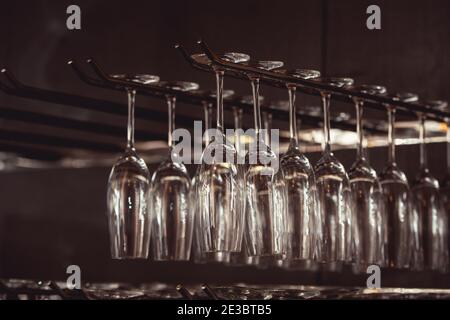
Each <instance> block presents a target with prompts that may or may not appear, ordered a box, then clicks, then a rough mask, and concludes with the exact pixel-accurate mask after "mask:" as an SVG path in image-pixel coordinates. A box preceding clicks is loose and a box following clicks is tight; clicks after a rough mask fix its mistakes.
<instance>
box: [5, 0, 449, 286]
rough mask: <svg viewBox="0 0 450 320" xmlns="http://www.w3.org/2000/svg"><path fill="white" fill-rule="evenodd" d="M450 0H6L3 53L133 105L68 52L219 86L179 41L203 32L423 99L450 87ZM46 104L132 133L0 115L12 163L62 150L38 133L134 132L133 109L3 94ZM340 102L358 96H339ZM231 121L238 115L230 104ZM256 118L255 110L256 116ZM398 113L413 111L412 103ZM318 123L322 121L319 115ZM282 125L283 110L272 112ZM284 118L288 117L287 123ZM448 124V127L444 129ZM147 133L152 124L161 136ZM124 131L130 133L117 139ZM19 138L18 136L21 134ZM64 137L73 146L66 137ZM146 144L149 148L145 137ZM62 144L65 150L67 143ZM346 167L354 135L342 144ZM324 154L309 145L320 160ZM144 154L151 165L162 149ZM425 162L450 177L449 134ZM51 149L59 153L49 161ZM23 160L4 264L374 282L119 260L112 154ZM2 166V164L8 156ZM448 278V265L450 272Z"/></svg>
mask: <svg viewBox="0 0 450 320" xmlns="http://www.w3.org/2000/svg"><path fill="white" fill-rule="evenodd" d="M71 4H77V5H78V6H80V8H81V27H82V29H81V30H73V31H71V30H68V29H67V28H66V19H67V17H68V15H67V14H66V8H67V7H68V6H69V5H71ZM371 4H377V5H378V6H380V8H381V30H368V29H367V27H366V19H367V17H368V15H367V14H366V8H367V7H368V6H369V5H371ZM449 17H450V3H449V2H448V1H445V0H432V1H406V0H402V1H395V2H394V1H364V0H347V1H337V0H335V1H332V0H321V1H304V0H297V1H285V0H279V1H264V2H263V1H256V0H241V1H234V0H229V1H226V2H220V3H219V2H214V1H203V0H202V1H159V0H152V1H144V0H142V1H138V0H128V1H115V2H113V1H105V0H89V1H87V0H78V1H76V2H74V1H65V0H61V1H56V0H54V1H49V0H47V1H44V0H36V1H24V0H18V1H5V0H3V1H0V43H1V46H0V67H7V68H8V69H9V70H10V71H11V72H12V73H13V74H14V75H15V76H16V77H17V78H18V79H19V80H20V81H22V82H23V83H25V84H27V85H31V86H36V87H39V88H45V89H52V90H56V91H61V92H67V93H73V94H77V95H82V96H87V97H93V98H100V99H106V100H108V101H115V102H117V103H121V104H123V107H124V108H125V107H126V97H125V94H122V93H120V92H113V91H111V90H103V89H98V88H94V87H90V86H88V85H86V84H84V83H82V82H81V81H80V80H79V78H77V77H76V75H75V74H74V73H73V72H72V70H70V68H69V67H68V66H67V61H68V60H69V59H72V58H74V59H77V60H79V61H84V60H85V59H86V58H88V57H94V58H95V59H97V61H99V62H100V63H101V65H102V66H103V67H104V68H105V69H106V70H108V71H110V72H112V73H121V72H126V73H151V74H156V75H159V76H160V77H161V79H162V80H187V81H195V82H198V83H199V84H200V87H201V88H204V89H213V88H214V86H215V83H214V78H213V77H212V75H210V74H207V73H202V72H199V71H197V70H194V69H192V67H190V66H189V65H188V64H187V63H186V62H185V61H184V60H183V59H182V58H181V56H180V54H179V53H178V52H177V51H176V50H175V49H174V44H176V43H181V44H183V45H184V46H185V47H186V48H187V49H188V50H189V51H190V52H195V51H197V49H198V47H197V45H196V44H195V42H196V40H197V39H198V38H200V37H201V38H203V39H204V40H205V41H207V42H208V44H209V45H210V46H211V47H212V48H213V49H214V50H215V51H217V52H224V51H238V52H244V53H247V54H249V55H250V56H251V57H252V58H255V59H262V60H281V61H283V62H284V63H285V64H286V66H288V67H291V68H312V69H317V70H320V71H321V72H322V74H324V75H328V76H348V77H353V78H355V82H357V83H366V84H380V85H384V86H386V87H387V88H388V91H391V92H397V91H409V92H414V93H417V94H419V96H420V97H421V98H424V99H443V100H448V99H449V98H450V93H449V86H450V59H449V58H448V57H449V56H450V42H449V41H448V40H449V38H450V37H449V35H450V19H449ZM225 88H227V89H233V90H235V92H236V94H239V95H246V94H250V93H251V91H250V84H249V83H248V82H245V81H241V80H233V79H228V78H227V79H226V81H225ZM261 93H262V95H264V96H265V97H266V98H267V99H270V100H279V99H287V92H285V90H280V89H276V88H267V87H264V86H263V87H262V88H261ZM297 101H298V108H299V109H301V108H302V106H306V105H308V106H317V107H318V106H319V98H317V97H311V96H306V95H301V94H298V95H297ZM137 104H138V105H140V106H142V107H145V108H148V109H150V110H154V111H155V112H159V113H161V112H166V105H165V103H164V101H162V100H158V99H150V98H144V97H140V96H138V98H137ZM3 107H5V108H16V109H19V110H28V111H34V112H36V111H38V112H40V113H43V114H47V115H55V116H62V117H68V118H72V119H77V120H83V121H93V122H102V123H107V124H111V125H116V126H121V127H123V133H124V135H123V137H124V138H123V139H118V138H114V137H111V136H106V135H102V134H101V133H97V134H93V133H88V132H82V131H80V130H73V129H58V131H57V132H55V131H54V128H52V127H49V126H45V125H35V126H34V125H33V126H30V125H29V124H27V123H24V122H20V121H11V120H7V121H6V120H4V119H0V128H1V129H3V130H8V132H11V131H13V132H18V133H24V134H26V135H28V136H29V137H31V138H30V139H31V141H28V142H26V143H24V142H21V143H15V144H14V143H13V142H12V141H14V139H13V138H11V137H9V136H7V135H4V134H0V151H3V152H7V153H6V154H5V155H3V157H4V158H5V161H4V163H7V160H8V157H9V156H10V153H11V150H16V149H15V148H16V146H17V145H20V146H21V149H20V150H22V151H21V152H22V154H21V158H23V159H39V160H45V161H44V163H49V161H48V160H55V159H56V160H58V159H59V158H60V157H62V156H64V154H61V153H60V152H61V151H60V150H59V151H58V152H56V151H55V150H53V149H52V148H51V147H43V146H39V145H34V143H33V140H32V139H33V138H32V137H33V134H47V135H57V136H58V137H62V138H76V139H82V140H86V141H91V142H99V143H105V142H106V143H114V144H119V145H123V144H124V143H125V130H126V128H125V125H126V119H125V117H122V116H118V115H111V114H106V113H101V112H96V111H90V110H86V109H80V108H79V109H77V108H74V107H67V106H64V105H56V104H50V103H43V102H38V101H35V100H31V99H20V98H17V97H11V96H9V95H6V94H4V93H3V92H0V112H1V108H3ZM331 110H332V113H333V114H338V113H341V112H347V113H349V114H350V115H351V116H352V117H354V108H353V106H351V105H345V104H340V103H335V104H334V103H332V107H331ZM177 115H179V116H189V117H191V118H193V119H198V120H201V119H202V110H201V108H200V107H197V106H191V105H184V104H179V105H178V106H177ZM225 116H226V119H227V122H228V123H231V120H232V119H231V115H230V114H228V113H227V114H226V115H225ZM248 119H249V121H250V119H251V118H248ZM365 119H366V121H372V122H379V121H384V120H385V113H384V112H380V111H374V110H369V109H367V110H366V112H365ZM400 120H413V121H414V117H409V118H402V117H400ZM318 125H319V124H318ZM274 126H275V127H280V129H283V130H286V129H287V124H286V123H275V124H274ZM281 126H284V127H282V128H281ZM136 128H137V129H138V130H145V131H147V132H149V134H151V135H153V136H154V138H152V140H155V141H161V145H163V146H164V141H165V140H164V136H165V134H166V130H167V129H166V128H167V125H166V123H165V122H161V121H157V120H152V119H145V120H143V119H141V118H138V119H137V120H136ZM443 134H445V133H442V135H443ZM153 136H152V137H153ZM122 140H123V141H122ZM12 145H14V147H13V146H12ZM62 149H64V148H62ZM418 150H419V149H418V146H417V145H411V146H401V147H399V148H398V154H397V157H398V164H399V166H400V167H401V168H402V169H403V170H404V171H405V172H406V174H407V175H408V178H409V179H410V181H413V179H414V176H415V173H416V171H417V169H418V166H419V159H418V158H419V156H418ZM138 151H140V150H138ZM386 151H387V150H386V148H384V147H383V148H371V149H370V151H369V158H370V161H371V164H372V166H373V167H374V168H375V169H376V170H377V171H381V170H382V168H383V167H384V165H385V163H386V160H387V152H386ZM63 153H64V152H63ZM336 155H337V157H338V158H339V159H340V160H341V161H342V162H343V164H344V165H345V166H346V168H347V169H348V168H349V166H350V165H351V163H352V162H353V160H354V157H355V151H354V150H353V149H349V150H342V151H337V152H336ZM319 156H320V154H318V153H312V154H310V155H309V158H310V160H311V161H312V162H313V163H315V161H316V160H317V159H318V158H319ZM152 159H154V161H153V162H152V163H149V167H150V171H154V169H155V167H156V165H157V162H158V158H157V157H156V158H152ZM428 160H429V167H430V170H431V172H432V173H433V174H434V175H435V176H436V177H438V178H439V179H442V178H443V177H444V175H445V173H446V169H445V168H446V155H445V144H443V143H434V144H430V145H429V159H428ZM50 163H51V161H50ZM27 164H28V162H26V161H22V165H21V166H19V168H17V166H16V167H14V168H12V169H10V170H3V171H2V172H0V195H1V206H0V278H1V277H3V278H11V277H22V278H35V279H44V278H47V279H50V278H51V279H63V278H65V277H66V274H65V270H66V267H67V266H68V265H70V264H77V265H79V266H80V267H81V270H82V279H83V280H89V281H94V280H97V281H119V280H120V281H133V282H142V281H168V282H178V281H184V282H189V281H192V282H195V281H223V282H235V281H250V282H266V283H267V282H274V283H325V284H349V285H350V284H353V285H355V284H358V283H360V285H365V276H362V277H350V276H348V277H347V276H337V277H333V276H329V275H328V276H327V275H323V274H307V273H299V272H282V271H279V270H275V269H273V270H253V269H252V268H225V267H222V266H215V267H214V268H210V267H208V266H204V265H200V266H194V265H191V264H170V263H154V262H151V261H140V262H136V261H132V262H129V261H112V260H111V259H110V253H109V244H108V232H107V220H106V215H105V211H106V183H107V180H108V174H109V171H110V166H107V165H99V164H96V165H92V166H88V167H83V168H68V167H64V168H62V167H55V166H52V165H51V164H50V165H49V166H48V168H46V167H45V166H44V168H34V169H31V168H28V169H27V168H24V167H27ZM4 167H7V166H6V165H4ZM441 279H442V278H436V276H435V275H432V274H426V273H424V274H421V275H420V276H417V277H415V278H414V279H408V283H409V284H410V285H411V286H423V285H425V284H430V283H431V284H433V285H434V286H437V287H442V286H450V281H446V282H442V281H441ZM446 279H447V280H450V278H448V277H447V278H446ZM389 281H390V282H389V283H390V284H392V285H396V284H397V285H398V284H399V283H402V284H403V285H404V283H405V279H402V274H401V273H399V272H394V271H391V272H390V273H389Z"/></svg>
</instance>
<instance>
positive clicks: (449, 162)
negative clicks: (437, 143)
mask: <svg viewBox="0 0 450 320" xmlns="http://www.w3.org/2000/svg"><path fill="white" fill-rule="evenodd" d="M446 120H447V121H446V122H447V139H446V140H447V174H449V175H450V128H449V127H450V119H446Z"/></svg>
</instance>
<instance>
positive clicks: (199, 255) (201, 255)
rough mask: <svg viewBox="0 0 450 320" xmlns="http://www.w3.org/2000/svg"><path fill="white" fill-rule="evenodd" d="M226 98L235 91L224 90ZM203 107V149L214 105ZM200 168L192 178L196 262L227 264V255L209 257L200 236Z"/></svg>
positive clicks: (207, 138) (213, 94)
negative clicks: (198, 198)
mask: <svg viewBox="0 0 450 320" xmlns="http://www.w3.org/2000/svg"><path fill="white" fill-rule="evenodd" d="M208 95H209V96H210V97H214V98H217V92H216V91H213V92H209V93H208ZM222 95H223V97H224V98H228V97H231V96H232V95H234V91H233V90H224V91H223V93H222ZM202 105H203V117H204V121H203V122H204V134H203V139H202V142H203V147H206V146H207V145H208V144H209V143H210V136H209V133H210V132H209V130H210V129H212V114H213V104H212V103H211V102H208V101H204V102H203V103H202ZM199 172H200V166H198V167H197V171H196V174H195V175H194V177H193V178H192V190H193V192H192V201H191V206H192V210H193V212H194V213H195V214H194V216H195V219H194V220H195V221H194V245H193V248H194V261H195V262H196V263H206V262H227V261H228V259H229V257H228V256H227V255H226V254H223V255H207V254H206V253H205V248H204V247H202V246H203V241H202V235H201V234H200V231H201V228H200V225H199V223H200V218H201V217H200V210H199V208H200V206H199V202H198V201H197V196H198V194H199V190H198V188H199V183H198V182H199V177H200V174H199Z"/></svg>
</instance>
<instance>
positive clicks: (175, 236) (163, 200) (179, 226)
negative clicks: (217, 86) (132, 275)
mask: <svg viewBox="0 0 450 320" xmlns="http://www.w3.org/2000/svg"><path fill="white" fill-rule="evenodd" d="M158 85H159V86H161V87H165V88H170V89H172V90H179V91H192V90H197V89H198V87H199V86H198V84H196V83H192V82H182V81H176V82H166V81H164V82H159V83H158ZM166 98H167V105H168V119H169V120H168V146H169V152H168V157H167V159H166V160H164V161H163V162H162V163H161V164H160V165H159V166H158V168H157V169H156V171H155V172H154V173H153V177H152V184H151V195H150V199H151V200H150V202H151V203H152V204H153V206H152V208H153V214H154V218H153V224H152V227H153V229H152V242H151V243H152V246H151V247H152V257H153V259H154V260H157V261H163V260H189V258H190V252H191V245H192V232H193V225H194V213H193V212H191V210H190V209H191V208H190V203H189V202H190V199H191V196H192V195H191V192H192V186H191V179H190V178H189V174H188V172H187V170H186V167H185V165H184V164H183V163H182V161H181V159H180V157H179V155H178V154H176V153H175V152H174V151H173V133H174V130H175V104H176V97H175V96H172V95H168V96H167V97H166Z"/></svg>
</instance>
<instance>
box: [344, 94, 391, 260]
mask: <svg viewBox="0 0 450 320" xmlns="http://www.w3.org/2000/svg"><path fill="white" fill-rule="evenodd" d="M352 89H353V90H355V91H358V92H362V93H366V94H371V95H382V94H385V93H386V88H384V87H382V86H377V85H360V86H355V87H353V88H352ZM353 101H354V102H355V107H356V132H357V137H358V142H357V148H356V151H357V152H356V161H355V162H354V163H353V165H352V167H351V168H350V170H349V171H348V176H349V179H350V187H351V191H352V206H353V209H352V211H353V218H354V220H353V230H352V232H353V245H354V254H355V261H356V264H357V265H359V266H360V267H365V266H367V265H371V264H378V265H383V264H384V261H385V258H384V251H383V248H384V234H383V229H384V227H383V226H384V225H385V219H384V215H383V213H384V212H383V210H382V206H381V203H382V201H381V200H382V199H381V185H380V182H379V180H378V177H377V173H376V172H375V170H374V169H373V168H372V167H371V166H370V164H369V161H368V160H367V158H366V157H365V154H364V144H363V139H364V131H363V119H362V114H363V106H364V100H363V99H361V98H358V97H353Z"/></svg>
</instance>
